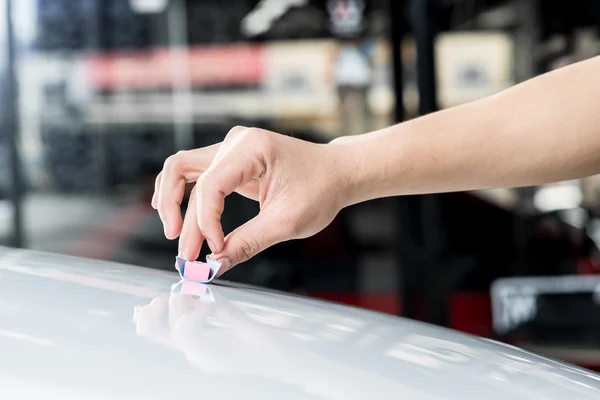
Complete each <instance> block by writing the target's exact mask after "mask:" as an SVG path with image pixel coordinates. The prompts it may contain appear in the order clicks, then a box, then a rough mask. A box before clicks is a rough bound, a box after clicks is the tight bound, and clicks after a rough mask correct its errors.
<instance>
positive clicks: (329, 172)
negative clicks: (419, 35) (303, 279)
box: [152, 57, 600, 272]
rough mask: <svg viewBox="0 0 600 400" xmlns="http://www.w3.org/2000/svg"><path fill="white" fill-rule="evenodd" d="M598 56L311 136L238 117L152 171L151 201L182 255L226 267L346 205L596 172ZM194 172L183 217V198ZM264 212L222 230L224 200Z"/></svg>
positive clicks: (599, 155) (316, 225) (305, 232)
mask: <svg viewBox="0 0 600 400" xmlns="http://www.w3.org/2000/svg"><path fill="white" fill-rule="evenodd" d="M598 71H600V57H596V58H592V59H590V60H587V61H583V62H580V63H577V64H573V65H571V66H568V67H564V68H561V69H559V70H556V71H553V72H550V73H547V74H544V75H541V76H539V77H537V78H534V79H531V80H529V81H527V82H524V83H522V84H520V85H516V86H514V87H512V88H510V89H507V90H505V91H503V92H501V93H499V94H496V95H494V96H490V97H487V98H484V99H481V100H478V101H475V102H472V103H468V104H465V105H462V106H459V107H454V108H451V109H448V110H444V111H440V112H437V113H433V114H429V115H427V116H424V117H421V118H417V119H414V120H411V121H408V122H405V123H401V124H398V125H394V126H391V127H389V128H386V129H382V130H379V131H375V132H371V133H367V134H364V135H359V136H352V137H341V138H338V139H336V140H334V141H332V142H331V143H329V144H325V145H323V144H313V143H308V142H305V141H301V140H299V139H295V138H292V137H288V136H284V135H280V134H277V133H274V132H269V131H265V130H262V129H257V128H247V127H235V128H233V129H232V130H231V131H230V132H229V133H228V135H227V136H226V138H225V140H224V141H223V142H222V143H219V144H216V145H213V146H209V147H205V148H201V149H196V150H190V151H184V152H179V153H177V154H175V155H173V156H171V157H169V158H168V159H167V161H166V162H165V165H164V169H163V171H162V172H161V173H160V174H159V176H158V177H157V179H156V188H155V193H154V197H153V199H152V206H153V207H154V208H156V209H157V210H158V212H159V215H160V218H161V220H162V221H163V225H164V229H165V236H166V237H167V238H169V239H176V238H177V237H179V238H180V239H179V255H180V256H182V257H184V258H187V259H196V258H197V257H198V255H199V252H200V247H201V245H202V243H203V241H204V240H206V241H207V243H208V245H209V247H210V249H211V251H212V252H213V254H212V257H213V258H214V259H217V260H219V261H222V262H223V264H224V266H223V269H222V271H223V272H224V271H227V270H228V269H230V268H231V267H233V266H235V265H237V264H239V263H241V262H243V261H246V260H248V259H249V258H251V257H253V256H255V255H256V254H257V253H259V252H260V251H262V250H264V249H266V248H268V247H270V246H272V245H274V244H276V243H279V242H282V241H286V240H291V239H299V238H305V237H308V236H311V235H314V234H316V233H317V232H319V231H321V230H322V229H324V228H325V227H326V226H327V225H328V224H329V223H330V222H331V221H332V220H333V218H334V217H335V216H336V214H337V213H338V212H339V211H340V210H341V209H342V208H344V207H347V206H350V205H352V204H356V203H359V202H363V201H367V200H371V199H375V198H380V197H387V196H398V195H407V194H423V193H439V192H451V191H463V190H478V189H488V188H495V187H518V186H528V185H538V184H543V183H549V182H555V181H562V180H568V179H575V178H581V177H585V176H589V175H593V174H596V173H599V172H600V113H599V112H598V111H597V108H598V106H597V104H598V99H599V98H600V74H598ZM190 182H196V185H195V188H194V190H193V191H192V196H191V202H190V204H191V207H189V208H188V211H187V214H186V216H185V221H183V220H182V218H181V213H180V204H181V201H182V198H183V194H184V187H185V184H186V183H190ZM232 192H238V193H240V194H242V195H243V196H246V197H248V198H251V199H254V200H256V201H258V202H259V204H260V212H259V214H258V215H257V216H256V217H255V218H254V219H252V220H250V221H249V222H248V223H246V224H244V225H242V226H240V227H239V228H237V229H236V230H235V231H233V232H232V233H230V234H229V235H227V237H225V236H224V234H223V230H222V227H221V223H220V217H221V214H222V212H223V206H224V199H225V197H226V196H227V195H229V194H231V193H232Z"/></svg>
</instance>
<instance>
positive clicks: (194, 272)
mask: <svg viewBox="0 0 600 400" xmlns="http://www.w3.org/2000/svg"><path fill="white" fill-rule="evenodd" d="M176 267H177V269H178V270H179V275H181V277H182V278H183V279H186V280H189V281H194V282H200V283H209V282H211V281H212V280H213V279H214V278H215V276H216V275H217V273H218V272H219V269H220V268H221V263H220V262H218V261H215V260H213V259H211V258H209V257H206V262H201V261H187V260H185V259H183V258H180V257H177V258H176Z"/></svg>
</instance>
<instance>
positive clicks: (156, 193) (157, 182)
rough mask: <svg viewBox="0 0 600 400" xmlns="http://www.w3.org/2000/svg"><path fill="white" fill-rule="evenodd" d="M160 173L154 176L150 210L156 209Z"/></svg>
mask: <svg viewBox="0 0 600 400" xmlns="http://www.w3.org/2000/svg"><path fill="white" fill-rule="evenodd" d="M161 175H162V173H159V174H158V175H156V180H155V181H154V193H153V194H152V208H154V209H155V210H156V209H158V192H159V191H160V178H161Z"/></svg>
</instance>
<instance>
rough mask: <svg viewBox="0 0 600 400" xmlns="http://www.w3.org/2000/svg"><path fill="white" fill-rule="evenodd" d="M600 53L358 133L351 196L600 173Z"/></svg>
mask: <svg viewBox="0 0 600 400" xmlns="http://www.w3.org/2000/svg"><path fill="white" fill-rule="evenodd" d="M597 71H600V58H595V59H592V60H588V61H585V62H582V63H578V64H575V65H573V66H570V67H566V68H563V69H560V70H557V71H554V72H552V73H549V74H545V75H542V76H540V77H538V78H535V79H532V80H530V81H527V82H525V83H523V84H521V85H517V86H515V87H513V88H511V89H508V90H506V91H504V92H502V93H499V94H497V95H495V96H491V97H488V98H486V99H482V100H479V101H476V102H473V103H469V104H466V105H463V106H460V107H455V108H452V109H449V110H445V111H441V112H438V113H434V114H430V115H428V116H425V117H421V118H418V119H415V120H412V121H409V122H406V123H403V124H399V125H395V126H392V127H390V128H387V129H383V130H380V131H376V132H372V133H369V134H365V135H361V136H356V137H353V138H351V139H348V141H339V142H338V143H336V144H335V145H339V146H340V147H343V150H341V151H343V152H344V154H345V156H344V157H345V158H346V160H347V161H346V162H347V165H348V167H347V169H348V171H349V172H348V175H347V177H346V183H347V184H348V185H350V186H351V188H352V190H351V191H350V194H349V198H348V202H349V204H353V203H357V202H360V201H365V200H369V199H373V198H378V197H386V196H392V195H404V194H417V193H433V192H449V191H461V190H475V189H486V188H492V187H516V186H526V185H534V184H541V183H547V182H551V181H560V180H566V179H572V178H577V177H582V176H586V175H591V174H594V173H598V172H600V112H599V110H600V75H599V74H598V73H597Z"/></svg>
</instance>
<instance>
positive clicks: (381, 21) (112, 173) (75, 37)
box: [0, 0, 600, 370]
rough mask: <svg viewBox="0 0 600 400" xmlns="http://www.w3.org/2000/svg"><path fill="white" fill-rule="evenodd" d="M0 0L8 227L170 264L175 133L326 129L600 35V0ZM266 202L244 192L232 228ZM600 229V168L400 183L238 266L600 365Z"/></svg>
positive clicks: (519, 74) (452, 92) (508, 71)
mask: <svg viewBox="0 0 600 400" xmlns="http://www.w3.org/2000/svg"><path fill="white" fill-rule="evenodd" d="M0 5H1V7H0V52H1V54H0V101H1V102H2V103H1V107H0V121H1V122H2V123H1V125H0V126H2V129H1V130H0V219H1V220H2V222H1V223H0V243H1V244H3V245H8V246H15V247H24V248H30V249H36V250H43V251H49V252H56V253H64V254H70V255H76V256H81V257H88V258H94V259H102V260H109V261H116V262H124V263H130V264H135V265H141V266H146V267H149V268H156V269H164V270H172V269H173V261H174V256H175V255H176V252H177V243H176V242H171V241H167V240H166V239H165V238H164V237H163V233H162V232H163V231H162V227H161V224H160V221H159V219H158V216H157V214H156V212H155V211H154V210H153V209H152V208H151V207H150V199H151V195H152V192H153V186H154V178H155V176H156V174H157V173H158V172H159V171H160V169H161V167H162V164H163V162H164V160H165V158H166V157H167V156H169V155H170V154H172V153H174V152H176V151H177V150H180V149H191V148H195V147H200V146H205V145H208V144H212V143H216V142H219V141H221V140H222V139H223V137H224V136H225V134H226V133H227V132H228V130H229V129H230V128H231V127H233V126H234V125H238V124H243V125H246V126H258V127H262V128H266V129H271V130H275V131H278V132H282V133H285V134H293V135H294V136H296V137H301V138H304V139H306V140H311V141H315V142H328V141H330V140H332V139H333V138H335V137H338V136H341V135H354V134H360V133H364V132H368V131H371V130H374V129H378V128H382V127H385V126H388V125H390V124H393V123H395V122H399V121H403V120H407V119H410V118H414V117H417V116H419V115H422V114H426V113H429V112H433V111H435V110H438V109H444V108H448V107H452V106H455V105H458V104H461V103H464V102H468V101H472V100H475V99H478V98H481V97H484V96H487V95H490V94H492V93H495V92H498V91H500V90H503V89H505V88H507V87H510V86H512V85H514V84H517V83H519V82H521V81H523V80H526V79H528V78H531V77H533V76H535V75H538V74H541V73H544V72H547V71H550V70H553V69H556V68H560V67H562V66H565V65H568V64H570V63H573V62H576V61H579V60H583V59H586V58H589V57H592V56H595V55H597V54H598V53H599V52H600V41H599V38H598V27H599V26H600V2H598V1H597V0H571V1H568V2H564V1H563V2H556V1H542V0H412V1H411V0H404V1H401V0H261V1H259V0H220V1H214V0H12V1H11V0H0ZM557 95H560V93H557ZM506 118H511V116H510V115H506ZM482 134H485V132H482ZM565 134H568V132H565ZM323 173H327V171H323ZM257 211H258V207H257V205H256V204H254V203H253V202H250V201H248V200H246V199H243V198H241V197H239V196H237V195H232V196H230V198H228V200H227V204H226V211H225V215H224V216H223V223H224V226H225V230H226V231H230V230H232V229H233V228H235V227H237V226H238V225H240V224H242V223H243V222H245V221H246V220H248V219H250V218H251V217H252V216H254V215H255V214H256V213H257ZM599 240H600V180H599V179H598V178H597V177H591V178H588V179H584V180H578V181H570V182H562V183H559V184H554V185H546V186H541V187H532V188H522V189H518V190H514V189H498V190H491V191H485V192H473V193H454V194H443V195H428V196H410V197H403V198H390V199H382V200H377V201H372V202H368V203H364V204H361V205H357V206H355V207H351V208H348V209H346V210H343V211H342V213H341V214H340V215H339V216H338V217H337V218H336V220H335V221H334V222H333V223H332V224H331V226H329V227H328V228H327V229H326V230H325V231H323V232H321V233H320V234H318V235H317V236H315V237H313V238H310V239H306V240H302V241H294V242H290V243H284V244H281V245H278V246H275V247H273V248H271V249H269V250H268V251H266V252H264V253H263V254H261V255H259V256H257V257H256V258H255V259H253V260H251V261H249V262H247V263H245V264H244V265H241V266H239V267H237V268H235V269H234V270H232V271H231V272H229V273H228V274H227V279H229V280H234V281H239V282H246V283H252V284H256V285H260V286H265V287H270V288H276V289H280V290H284V291H289V292H296V293H302V294H306V295H309V296H314V297H317V298H323V299H329V300H333V301H338V302H342V303H347V304H352V305H356V306H360V307H365V308H370V309H374V310H378V311H383V312H386V313H391V314H397V315H404V316H407V317H410V318H416V319H420V320H425V321H429V322H432V323H435V324H438V325H442V326H448V327H451V328H454V329H458V330H461V331H465V332H469V333H474V334H477V335H482V336H485V337H491V338H494V339H499V340H503V341H506V342H510V343H516V344H518V345H520V346H524V347H526V348H531V349H533V350H535V351H537V352H541V353H544V354H548V355H550V356H554V357H557V358H562V359H565V360H567V361H571V362H573V363H576V364H580V365H584V366H587V367H590V368H593V369H599V370H600V352H599V351H598V350H600V307H599V305H598V304H599V303H598V302H599V301H600V280H596V278H595V277H594V276H593V275H596V274H598V273H600V254H599V252H598V245H597V244H598V241H599ZM205 254H206V249H204V250H203V252H202V256H204V255H205ZM597 288H598V289H597Z"/></svg>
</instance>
